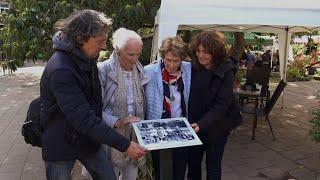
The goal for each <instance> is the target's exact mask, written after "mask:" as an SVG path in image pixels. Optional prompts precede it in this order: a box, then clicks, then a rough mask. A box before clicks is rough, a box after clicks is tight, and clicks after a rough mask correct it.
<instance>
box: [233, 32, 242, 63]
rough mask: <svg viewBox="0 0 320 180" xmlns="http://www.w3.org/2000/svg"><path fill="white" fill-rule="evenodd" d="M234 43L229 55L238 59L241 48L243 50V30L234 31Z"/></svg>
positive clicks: (240, 54)
mask: <svg viewBox="0 0 320 180" xmlns="http://www.w3.org/2000/svg"><path fill="white" fill-rule="evenodd" d="M233 34H234V39H235V43H234V45H233V48H232V51H231V53H230V56H232V57H234V58H236V59H237V60H238V61H239V60H240V58H241V56H242V53H243V50H244V45H245V41H244V33H243V32H234V33H233Z"/></svg>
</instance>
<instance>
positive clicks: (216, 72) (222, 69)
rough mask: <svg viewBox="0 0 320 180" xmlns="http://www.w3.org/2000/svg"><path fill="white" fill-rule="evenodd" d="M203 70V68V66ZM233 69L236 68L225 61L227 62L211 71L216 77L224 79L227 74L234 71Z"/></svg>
mask: <svg viewBox="0 0 320 180" xmlns="http://www.w3.org/2000/svg"><path fill="white" fill-rule="evenodd" d="M201 68H203V67H202V66H201ZM233 68H234V67H233V66H232V64H231V62H230V61H225V62H223V63H221V64H219V65H218V66H217V67H214V68H213V69H212V70H211V72H212V74H213V75H216V76H217V77H219V78H220V79H223V78H224V76H225V74H226V72H228V71H230V70H232V69H233ZM203 69H204V68H203Z"/></svg>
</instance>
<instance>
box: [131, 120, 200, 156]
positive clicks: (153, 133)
mask: <svg viewBox="0 0 320 180" xmlns="http://www.w3.org/2000/svg"><path fill="white" fill-rule="evenodd" d="M132 125H133V129H134V131H135V133H136V136H137V139H138V142H139V144H140V145H141V146H143V147H145V148H147V149H148V150H159V149H168V148H177V147H186V146H196V145H202V142H201V140H200V139H199V137H198V136H197V134H196V133H195V132H194V130H193V129H192V128H191V126H190V124H189V122H188V120H187V119H186V118H184V117H181V118H168V119H155V120H143V121H140V122H136V123H133V124H132Z"/></svg>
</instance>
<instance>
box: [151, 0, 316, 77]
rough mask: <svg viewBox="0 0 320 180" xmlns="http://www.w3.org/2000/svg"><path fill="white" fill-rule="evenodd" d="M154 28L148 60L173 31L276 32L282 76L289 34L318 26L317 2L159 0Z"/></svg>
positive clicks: (310, 29) (306, 0) (309, 0)
mask: <svg viewBox="0 0 320 180" xmlns="http://www.w3.org/2000/svg"><path fill="white" fill-rule="evenodd" d="M155 27H156V30H155V36H154V41H153V48H152V57H151V60H154V59H155V57H156V54H157V49H158V48H159V47H160V45H161V41H162V40H163V39H164V38H166V37H172V36H175V35H176V34H177V30H199V29H217V30H219V31H231V32H236V31H238V32H245V31H248V32H266V33H277V34H278V36H279V44H280V47H279V56H280V74H281V79H285V76H286V75H285V74H286V73H285V72H286V63H287V57H288V48H289V44H290V39H291V35H292V33H294V32H308V31H312V30H316V29H318V28H320V1H319V0H303V1H298V0H223V1H218V0H162V1H161V7H160V9H159V11H158V14H157V17H156V20H155Z"/></svg>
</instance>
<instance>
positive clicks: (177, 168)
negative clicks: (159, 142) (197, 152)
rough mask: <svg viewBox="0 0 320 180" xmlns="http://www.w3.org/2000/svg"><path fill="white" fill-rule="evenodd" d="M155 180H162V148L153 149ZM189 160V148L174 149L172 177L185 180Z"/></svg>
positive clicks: (176, 179)
mask: <svg viewBox="0 0 320 180" xmlns="http://www.w3.org/2000/svg"><path fill="white" fill-rule="evenodd" d="M151 155H152V162H153V170H154V176H155V180H160V150H155V151H151ZM187 162H188V148H186V147H182V148H174V149H172V168H173V170H172V173H173V174H172V176H173V177H172V179H173V180H184V176H185V173H186V166H187Z"/></svg>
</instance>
